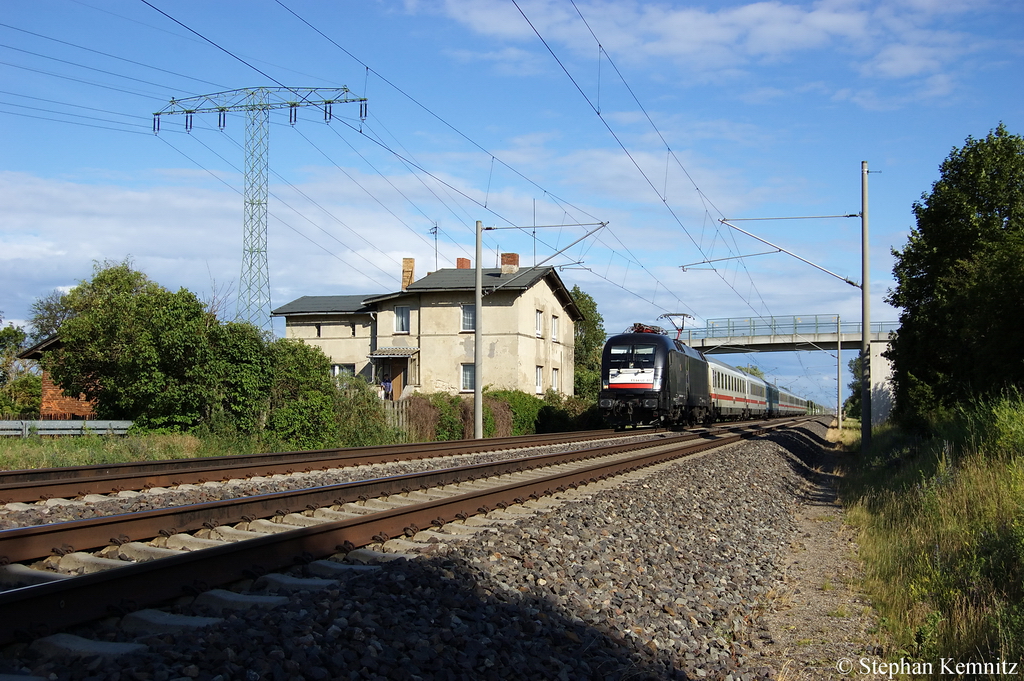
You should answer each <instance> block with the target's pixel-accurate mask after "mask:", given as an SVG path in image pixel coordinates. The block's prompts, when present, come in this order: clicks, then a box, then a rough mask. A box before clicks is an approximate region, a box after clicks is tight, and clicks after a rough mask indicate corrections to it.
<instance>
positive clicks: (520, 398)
mask: <svg viewBox="0 0 1024 681" xmlns="http://www.w3.org/2000/svg"><path fill="white" fill-rule="evenodd" d="M487 396H488V397H490V398H492V399H495V400H498V401H501V402H504V403H505V404H507V405H508V406H509V409H510V410H511V412H512V433H511V434H512V435H533V434H534V433H536V432H537V415H538V414H539V413H540V410H541V408H542V407H543V406H544V400H542V399H540V398H539V397H534V396H533V395H528V394H526V393H524V392H523V391H522V390H494V391H490V392H488V393H487Z"/></svg>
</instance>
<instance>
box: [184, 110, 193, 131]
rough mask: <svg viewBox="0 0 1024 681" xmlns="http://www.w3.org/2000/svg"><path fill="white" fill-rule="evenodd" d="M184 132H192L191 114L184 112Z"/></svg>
mask: <svg viewBox="0 0 1024 681" xmlns="http://www.w3.org/2000/svg"><path fill="white" fill-rule="evenodd" d="M185 132H192V114H191V113H187V114H185Z"/></svg>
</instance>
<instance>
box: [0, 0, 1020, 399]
mask: <svg viewBox="0 0 1024 681" xmlns="http://www.w3.org/2000/svg"><path fill="white" fill-rule="evenodd" d="M158 10H162V11H163V12H164V13H166V15H165V14H163V13H161V12H160V11H158ZM1022 20H1024V7H1022V6H1021V5H1020V4H1019V3H1015V2H984V1H981V2H978V1H977V0H972V1H971V2H966V1H959V0H890V1H887V2H874V1H863V2H860V1H855V0H850V1H844V0H836V1H825V2H810V3H803V2H758V3H741V2H717V3H715V2H712V3H704V4H695V3H693V4H691V3H683V2H661V3H653V2H628V1H627V2H623V1H621V0H616V1H614V2H594V1H592V0H577V1H576V2H575V5H574V4H573V3H572V2H570V1H568V0H566V1H562V0H557V1H556V0H552V1H544V0H519V2H518V6H517V4H516V3H514V2H512V1H511V0H493V1H492V0H449V1H447V2H445V1H441V0H438V1H426V0H423V1H420V0H408V1H406V2H386V1H379V2H377V1H373V0H367V1H366V2H360V3H355V2H344V3H341V2H332V3H327V2H322V1H319V2H314V1H312V0H280V1H277V0H261V1H259V2H241V1H240V0H225V1H222V2H216V3H210V2H197V1H185V2H175V3H171V2H168V1H167V0H149V4H147V3H145V2H142V1H141V0H139V1H128V0H122V1H119V2H107V1H104V0H81V1H78V0H42V1H31V2H30V1H28V0H11V1H9V2H6V3H4V5H3V11H2V12H0V140H2V150H3V153H2V154H0V216H2V217H0V311H2V312H3V319H4V321H5V323H7V322H14V323H23V321H24V320H25V319H26V318H27V316H28V311H29V308H30V306H31V304H32V302H33V300H35V299H36V298H38V297H41V296H43V295H46V294H47V293H48V292H49V291H51V290H53V289H54V288H58V287H69V286H73V285H74V284H75V283H77V281H79V280H81V279H85V278H88V277H89V276H90V274H91V271H92V267H93V263H94V262H96V261H102V260H105V259H111V260H122V259H124V258H126V257H130V258H131V259H132V260H133V261H134V263H135V265H136V266H137V267H138V268H140V269H142V270H143V271H145V272H146V273H147V274H149V276H150V277H151V278H153V279H154V280H156V281H158V282H159V283H161V284H163V285H164V286H167V287H169V288H175V289H176V288H178V287H186V288H189V289H191V290H193V291H195V292H197V294H199V295H200V296H201V297H203V298H205V299H210V298H211V297H214V296H218V297H221V298H225V297H226V298H227V302H226V307H227V309H228V310H229V311H231V310H233V309H234V301H233V296H234V289H235V287H236V286H237V282H238V279H239V271H240V267H241V241H242V195H241V192H242V186H243V174H242V173H243V167H244V165H243V164H244V160H243V147H242V145H243V144H244V127H245V126H244V119H243V118H242V115H241V114H231V115H230V116H229V117H228V121H227V126H226V127H225V129H224V130H223V131H220V130H218V128H217V120H216V116H215V115H213V114H206V115H196V116H195V119H194V127H193V129H192V131H191V133H186V132H185V130H184V119H183V117H181V116H168V117H165V118H164V119H163V121H162V124H161V132H160V134H159V135H154V134H153V133H152V113H153V112H155V111H159V110H161V109H163V108H164V107H165V106H166V105H167V103H168V101H169V100H170V99H171V98H183V97H189V96H193V95H201V94H208V93H214V92H220V91H224V90H230V89H235V88H241V87H255V86H264V85H265V86H273V85H276V83H275V82H274V81H277V82H278V83H282V84H284V85H286V86H290V87H337V86H340V85H346V86H348V87H349V88H350V89H351V91H352V92H353V93H354V94H355V95H357V96H365V97H367V99H368V100H369V101H368V107H369V116H368V117H367V118H366V120H365V121H360V120H359V118H358V113H359V111H358V105H353V104H348V105H336V106H335V107H334V108H333V114H334V116H335V119H334V120H333V121H332V122H331V123H330V124H326V123H325V122H324V120H323V113H322V112H320V111H317V110H316V109H313V108H304V109H301V110H300V112H299V116H298V118H299V120H298V122H297V123H296V124H295V125H294V126H291V125H289V122H288V117H287V112H286V111H278V112H275V113H274V114H272V116H271V133H270V168H271V172H272V175H271V182H270V185H271V186H270V191H271V197H270V219H269V254H270V256H269V260H270V279H271V287H272V299H273V304H274V305H275V306H277V305H281V304H284V303H286V302H288V301H290V300H293V299H294V298H297V297H299V296H302V295H322V294H356V293H378V292H385V291H390V290H394V289H396V288H397V287H398V285H399V276H400V272H401V260H402V258H403V257H414V258H415V259H416V273H417V276H423V275H424V274H426V272H428V271H431V270H433V269H435V268H436V267H452V266H454V261H455V259H456V258H457V257H471V255H472V253H473V233H472V227H473V224H474V221H475V220H482V221H483V222H484V224H485V225H495V226H501V227H507V226H512V225H518V226H529V225H532V224H542V225H547V224H566V225H569V224H575V223H591V222H596V221H604V222H608V223H609V224H608V227H607V228H605V229H604V230H602V231H601V232H599V233H598V234H597V235H595V236H593V237H591V238H589V239H587V240H585V241H583V242H581V244H579V245H577V246H575V247H574V248H572V249H570V250H569V251H567V252H566V253H565V254H564V255H562V256H559V257H557V258H555V259H554V260H553V261H552V262H553V263H555V264H559V265H566V267H565V268H564V269H562V270H561V276H562V277H563V279H564V280H565V281H566V283H567V284H568V285H570V286H571V285H573V284H579V285H580V286H581V287H582V288H583V289H584V290H585V291H587V292H589V293H590V294H591V295H593V296H594V298H595V299H596V300H597V302H598V305H599V308H600V310H601V312H602V314H603V316H604V319H605V327H606V329H607V330H608V331H609V332H617V331H620V330H622V329H624V328H625V327H626V326H628V325H629V324H631V323H632V322H634V321H644V322H648V323H653V322H656V320H657V317H658V316H659V315H661V314H663V313H667V312H672V313H675V312H685V313H688V314H691V315H693V316H694V317H695V320H693V321H688V324H689V325H697V326H700V325H703V323H704V322H705V321H706V320H707V319H716V318H722V317H736V316H742V317H748V316H753V315H759V316H762V315H807V314H840V315H841V316H842V317H843V319H849V320H859V318H860V292H859V290H858V289H856V288H853V287H851V286H849V285H848V284H846V283H844V282H842V281H840V280H839V279H835V278H832V277H829V276H828V275H827V274H824V273H822V272H820V271H818V270H815V269H813V268H811V267H808V266H807V265H805V264H802V263H801V262H799V261H798V260H795V259H793V258H790V257H788V256H786V255H784V254H774V255H764V256H757V257H751V258H745V259H733V260H722V261H719V262H716V263H714V268H713V269H712V268H710V267H709V268H707V269H700V268H697V269H688V270H687V271H683V270H681V269H680V265H685V264H689V263H695V262H699V261H702V260H706V259H718V258H731V257H733V256H737V255H744V254H752V253H759V252H764V251H765V250H767V249H766V248H765V247H764V245H763V244H759V243H758V242H756V241H754V240H752V239H750V238H748V237H745V236H743V235H742V234H739V233H738V232H735V231H732V230H730V229H729V228H727V227H725V226H723V225H721V224H720V223H719V222H718V220H719V219H720V218H723V217H724V218H741V217H768V216H809V215H835V214H847V213H856V212H858V211H859V210H860V163H861V161H867V162H868V163H869V165H870V169H871V170H872V171H879V172H878V174H874V173H873V174H872V175H871V176H870V184H871V186H870V226H871V297H872V313H873V315H872V316H873V317H874V319H876V320H895V319H896V317H897V314H898V312H897V311H896V310H893V309H891V308H889V307H888V306H886V305H885V304H884V302H883V298H884V296H885V293H886V290H887V289H888V288H889V287H891V286H892V277H891V268H892V257H891V255H890V249H891V248H893V247H896V248H900V247H902V245H903V244H904V243H905V240H906V236H907V233H908V231H909V229H910V228H911V226H912V225H913V215H912V204H913V202H914V201H915V200H916V199H918V198H919V197H920V196H921V194H922V192H925V191H927V190H929V189H930V187H931V184H932V182H934V181H935V180H936V179H937V177H938V166H939V164H940V163H941V162H942V160H943V159H944V158H945V157H946V156H947V155H948V153H949V151H950V149H951V148H952V147H954V146H959V145H962V144H963V141H964V139H965V138H966V137H967V136H968V135H973V136H975V137H980V136H984V135H985V134H986V133H987V132H988V131H989V130H990V129H992V128H994V127H995V126H996V125H998V124H999V123H1000V122H1001V121H1002V122H1004V123H1005V124H1006V125H1007V127H1008V128H1009V130H1010V131H1011V132H1014V133H1017V134H1021V133H1022V132H1024V120H1022V118H1024V115H1022V107H1021V102H1022V98H1021V88H1020V82H1021V81H1020V72H1021V66H1022V61H1024V59H1022V56H1024V40H1022V38H1021V27H1022V26H1024V21H1022ZM179 22H180V23H179ZM189 29H191V30H192V31H195V33H192V32H190V30H189ZM314 29H316V30H314ZM196 33H198V34H200V35H201V36H203V37H205V38H207V39H209V41H211V42H212V43H213V44H211V42H207V41H205V40H204V39H203V38H201V37H199V36H197V35H196ZM627 152H628V153H627ZM535 220H536V222H534V221H535ZM435 223H436V225H437V227H438V236H437V246H436V248H437V251H436V252H437V255H436V260H435V242H434V237H433V236H432V235H431V233H430V230H431V228H432V227H434V225H435ZM741 225H742V226H743V227H744V228H745V229H748V230H749V231H751V232H754V233H755V234H757V235H758V236H760V237H762V238H764V239H767V240H769V241H772V242H774V243H777V244H779V245H780V246H783V247H784V248H787V249H789V250H792V251H794V252H796V253H797V254H799V255H801V256H802V257H805V258H807V259H809V260H811V261H813V262H815V263H817V264H819V265H821V266H822V267H825V268H827V269H829V270H831V271H833V272H836V273H838V274H840V275H842V276H844V277H849V278H851V279H854V280H856V281H859V280H860V222H859V220H856V219H830V220H801V221H780V222H775V221H771V222H753V223H751V222H748V223H741ZM587 229H589V228H587V227H569V226H567V227H564V228H555V229H543V230H537V238H536V241H535V240H534V239H533V237H532V234H531V232H530V231H529V230H527V231H518V230H501V231H494V232H490V233H488V235H487V239H486V240H485V248H486V249H487V252H486V254H485V264H491V263H492V262H493V261H494V259H495V257H496V252H497V251H499V250H500V251H502V252H518V253H520V254H521V256H522V260H523V263H524V264H531V263H532V262H533V258H534V252H535V251H536V254H537V259H538V260H540V259H543V258H546V257H548V256H549V255H551V254H552V253H553V252H555V251H556V250H558V249H560V248H563V247H564V246H566V245H567V244H569V243H571V242H572V241H574V240H575V239H577V238H579V237H580V236H582V235H583V234H584V233H585V230H587ZM435 262H436V264H435ZM572 263H578V264H575V265H572ZM662 324H664V322H662ZM729 361H732V362H733V363H744V362H747V361H753V362H755V363H756V364H758V365H759V366H761V367H762V368H763V369H764V370H765V371H766V372H768V373H769V374H771V375H773V376H775V377H778V379H779V382H780V383H781V384H785V385H788V386H790V387H791V388H792V389H794V390H796V391H798V392H800V393H801V394H804V395H806V396H808V397H811V398H812V399H816V400H818V401H821V402H825V403H830V402H832V400H834V394H835V384H836V380H835V360H834V358H832V357H830V356H828V355H827V354H825V353H802V354H799V355H793V354H785V355H783V354H772V355H768V354H762V355H759V356H757V357H756V358H749V357H740V356H732V358H731V359H730V360H729ZM844 363H845V362H844ZM848 380H849V378H848V377H846V378H844V383H845V382H846V381H848Z"/></svg>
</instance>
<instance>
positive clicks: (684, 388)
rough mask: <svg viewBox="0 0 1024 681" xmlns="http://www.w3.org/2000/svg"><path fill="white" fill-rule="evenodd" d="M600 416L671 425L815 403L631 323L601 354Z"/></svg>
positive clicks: (762, 414)
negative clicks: (629, 328) (631, 325)
mask: <svg viewBox="0 0 1024 681" xmlns="http://www.w3.org/2000/svg"><path fill="white" fill-rule="evenodd" d="M597 406H598V410H599V411H600V413H601V419H602V420H603V421H604V422H605V423H606V424H608V425H609V426H612V427H614V428H622V427H625V426H634V427H635V426H649V425H653V426H666V427H667V426H674V425H694V424H697V423H711V422H713V421H723V420H729V419H737V420H745V419H751V418H775V417H778V416H790V415H796V414H808V413H814V412H815V406H816V405H814V403H813V402H809V401H808V400H804V399H802V398H799V397H797V396H795V395H792V394H790V393H789V392H787V391H786V390H785V389H780V388H778V387H777V386H775V385H772V384H771V383H768V382H767V381H765V380H764V379H762V378H758V377H757V376H752V375H751V374H748V373H746V372H745V371H742V370H740V369H737V368H735V367H731V366H729V365H728V364H725V363H723V362H720V361H719V360H717V359H712V358H709V357H706V356H705V355H704V354H703V353H701V352H700V351H698V350H694V349H693V348H691V347H689V346H688V345H686V344H684V343H682V342H680V341H678V340H673V339H671V338H669V337H668V335H666V333H665V331H664V330H663V329H660V328H658V327H656V326H647V325H645V324H634V325H633V327H632V329H631V330H630V332H627V333H623V334H619V335H617V336H612V337H611V338H609V339H608V341H607V342H606V343H605V346H604V352H603V353H602V356H601V392H600V393H598V397H597Z"/></svg>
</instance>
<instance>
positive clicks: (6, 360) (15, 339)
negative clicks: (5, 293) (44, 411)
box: [0, 313, 42, 416]
mask: <svg viewBox="0 0 1024 681" xmlns="http://www.w3.org/2000/svg"><path fill="white" fill-rule="evenodd" d="M2 321H3V317H2V313H0V322H2ZM27 338H28V335H27V334H26V333H25V330H24V329H23V328H21V327H20V326H14V325H13V324H8V325H7V326H5V327H3V328H0V415H10V416H21V415H24V414H38V413H39V404H40V401H41V399H42V380H41V379H40V377H39V374H38V372H37V371H36V370H35V368H34V366H33V365H34V364H35V363H34V362H31V361H26V360H20V359H18V353H19V352H21V351H22V350H23V349H24V348H25V345H26V340H27Z"/></svg>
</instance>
